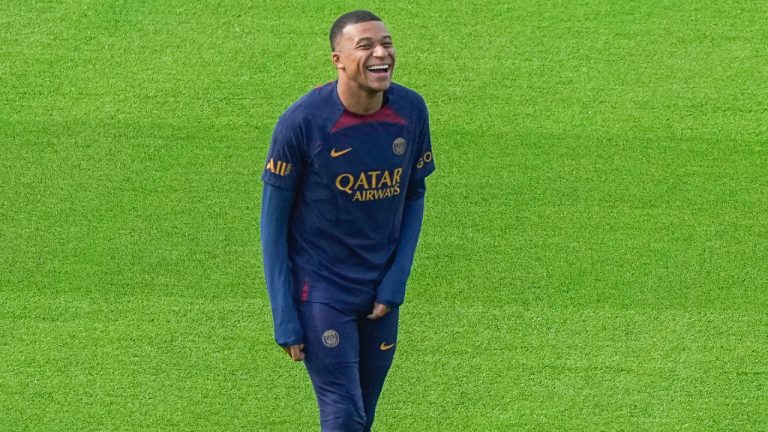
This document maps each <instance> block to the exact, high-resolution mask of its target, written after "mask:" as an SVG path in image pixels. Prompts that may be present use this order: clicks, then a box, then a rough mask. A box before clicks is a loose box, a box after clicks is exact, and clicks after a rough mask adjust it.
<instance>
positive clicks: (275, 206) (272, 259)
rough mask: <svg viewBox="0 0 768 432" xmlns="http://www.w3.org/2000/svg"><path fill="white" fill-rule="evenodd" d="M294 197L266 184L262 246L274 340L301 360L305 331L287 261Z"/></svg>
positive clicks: (290, 192)
mask: <svg viewBox="0 0 768 432" xmlns="http://www.w3.org/2000/svg"><path fill="white" fill-rule="evenodd" d="M293 200H294V191H290V190H285V189H280V188H278V187H275V186H270V185H268V184H264V189H263V194H262V201H261V247H262V253H263V256H264V275H265V277H266V280H267V293H268V294H269V301H270V304H271V306H272V320H273V322H274V330H275V341H277V343H278V344H279V345H281V346H283V347H284V348H286V351H288V354H289V355H291V357H292V358H293V359H294V360H301V358H303V353H301V345H302V344H303V342H304V331H303V330H302V328H301V323H300V322H299V317H298V313H297V311H296V305H295V304H294V303H293V292H292V289H291V274H290V264H289V261H288V220H289V218H290V215H291V208H292V206H293ZM297 347H298V349H296V348H297ZM291 351H296V353H297V354H301V355H300V356H299V357H301V358H297V355H293V353H292V352H291Z"/></svg>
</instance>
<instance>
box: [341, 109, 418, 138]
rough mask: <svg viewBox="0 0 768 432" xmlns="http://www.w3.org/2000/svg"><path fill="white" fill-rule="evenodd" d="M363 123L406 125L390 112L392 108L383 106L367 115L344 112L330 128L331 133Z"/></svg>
mask: <svg viewBox="0 0 768 432" xmlns="http://www.w3.org/2000/svg"><path fill="white" fill-rule="evenodd" d="M365 123H398V124H408V122H407V121H405V120H404V119H403V118H402V117H400V116H399V115H397V113H396V112H394V111H392V108H390V107H389V106H384V107H383V108H382V109H380V110H378V111H376V112H375V113H373V114H368V115H360V114H354V113H351V112H349V111H347V110H344V113H343V114H342V115H341V117H339V120H338V121H337V122H336V124H335V125H333V127H332V128H331V133H335V132H338V131H340V130H342V129H344V128H348V127H350V126H356V125H360V124H365Z"/></svg>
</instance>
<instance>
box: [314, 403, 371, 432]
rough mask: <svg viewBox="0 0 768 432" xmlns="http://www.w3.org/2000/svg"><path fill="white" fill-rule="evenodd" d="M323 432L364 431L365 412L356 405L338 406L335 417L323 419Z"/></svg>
mask: <svg viewBox="0 0 768 432" xmlns="http://www.w3.org/2000/svg"><path fill="white" fill-rule="evenodd" d="M322 426H323V428H322V429H323V432H362V431H363V430H364V429H365V427H366V422H365V413H364V412H363V411H362V410H361V409H360V408H359V407H355V406H345V407H338V409H337V410H336V412H335V413H334V416H333V417H330V418H326V419H322Z"/></svg>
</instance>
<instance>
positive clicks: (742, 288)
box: [0, 0, 768, 432]
mask: <svg viewBox="0 0 768 432" xmlns="http://www.w3.org/2000/svg"><path fill="white" fill-rule="evenodd" d="M358 7H366V8H370V9H372V10H374V11H375V12H376V13H378V14H379V15H381V16H382V18H384V20H385V22H386V23H387V24H388V26H389V29H390V31H391V32H392V33H393V35H394V37H395V46H396V48H397V50H398V66H397V69H396V71H395V80H396V81H397V82H399V83H401V84H404V85H407V86H409V87H411V88H413V89H415V90H417V91H419V92H421V93H422V94H423V95H424V97H425V99H426V100H427V102H428V104H429V106H430V110H431V117H432V133H433V145H434V148H435V155H436V160H437V164H438V171H437V172H436V173H435V174H434V175H433V176H432V177H430V180H429V183H428V186H429V192H428V195H427V214H426V217H425V226H424V231H423V232H422V238H421V243H420V246H419V250H418V252H417V258H416V263H415V265H414V270H413V275H412V278H411V282H410V285H409V291H408V296H407V301H406V304H405V305H404V306H403V309H402V313H401V316H402V319H401V337H400V342H399V349H398V354H397V357H396V360H395V366H394V367H393V370H392V372H391V374H390V378H389V380H388V382H387V386H386V387H385V390H384V394H383V396H382V400H381V403H380V406H379V410H378V416H377V424H376V426H377V427H376V430H378V431H409V432H410V431H415V432H420V431H516V430H521V431H593V430H594V431H599V430H601V431H675V430H690V431H750V430H751V431H758V430H765V428H766V425H768V313H767V312H766V311H768V264H767V263H768V126H767V125H768V108H767V106H768V105H767V104H766V101H768V66H767V65H768V55H767V54H766V43H768V30H767V29H768V26H766V25H765V17H766V16H768V5H767V4H766V3H764V2H757V1H754V2H753V1H743V2H742V1H738V2H737V1H730V2H728V1H714V0H709V1H692V2H686V1H675V0H666V1H662V0H658V1H650V0H648V1H625V2H609V1H586V0H584V1H576V2H534V1H488V2H482V1H476V0H474V1H465V2H442V3H440V2H430V1H425V0H416V1H411V2H384V1H368V2H350V1H328V2H310V1H293V0H291V1H287V2H267V1H257V2H246V1H235V0H228V1H223V2H211V1H206V2H192V3H189V2H181V1H177V2H171V1H161V0H157V1H153V2H149V1H143V0H139V1H132V2H127V1H114V0H104V1H87V0H82V1H62V2H33V1H18V0H3V1H2V2H0V149H1V150H2V156H0V430H1V431H42V430H51V431H65V430H72V431H122V430H125V431H128V430H135V431H149V430H152V431H160V430H163V431H197V430H201V431H202V430H207V431H246V430H247V431H292V432H293V431H311V430H318V429H319V421H318V418H317V412H316V410H317V409H316V404H315V401H314V395H313V393H312V389H311V386H310V383H309V379H308V378H307V376H306V373H305V371H304V369H303V366H302V365H299V364H292V363H290V362H289V361H288V360H287V358H286V357H285V355H284V354H283V353H282V352H281V351H280V350H279V349H278V348H277V347H276V345H275V344H274V342H273V339H272V327H271V317H270V312H269V305H268V301H267V296H266V292H265V287H264V281H263V275H262V268H261V251H260V247H259V236H258V223H259V206H260V190H261V182H260V180H259V175H260V173H261V169H262V168H263V163H264V160H265V156H266V151H267V146H268V143H269V137H270V134H271V130H272V127H273V125H274V123H275V121H276V119H277V117H278V116H279V115H280V113H281V112H282V111H283V110H284V109H285V108H287V107H288V106H289V105H290V104H291V103H292V102H293V101H294V100H296V99H297V98H298V97H299V96H301V95H302V94H303V93H305V92H306V91H308V90H309V89H311V88H312V87H313V86H314V85H315V84H318V83H323V82H326V81H328V80H331V79H334V76H335V75H334V74H335V71H334V69H333V68H332V67H331V64H330V54H329V52H328V51H329V49H328V42H327V36H326V35H327V31H328V28H329V27H330V24H331V23H332V21H333V20H334V19H335V18H336V17H337V16H338V15H339V14H341V13H343V12H345V11H347V10H350V9H354V8H358Z"/></svg>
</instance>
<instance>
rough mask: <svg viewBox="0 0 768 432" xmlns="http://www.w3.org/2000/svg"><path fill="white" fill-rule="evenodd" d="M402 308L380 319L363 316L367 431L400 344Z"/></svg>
mask: <svg viewBox="0 0 768 432" xmlns="http://www.w3.org/2000/svg"><path fill="white" fill-rule="evenodd" d="M399 313H400V310H399V309H398V308H394V309H392V310H391V311H389V313H388V314H386V315H384V316H383V317H381V318H379V319H378V320H370V319H368V318H366V317H365V316H363V317H362V318H361V319H360V321H359V323H360V327H359V328H360V388H361V390H362V393H363V407H364V408H365V418H366V425H365V431H366V432H367V431H370V430H371V425H373V418H374V415H375V414H376V404H377V403H378V401H379V395H381V389H382V388H383V387H384V379H385V378H386V377H387V372H389V367H390V366H391V365H392V359H393V358H394V356H395V349H396V346H395V344H396V343H397V323H398V321H399Z"/></svg>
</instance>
